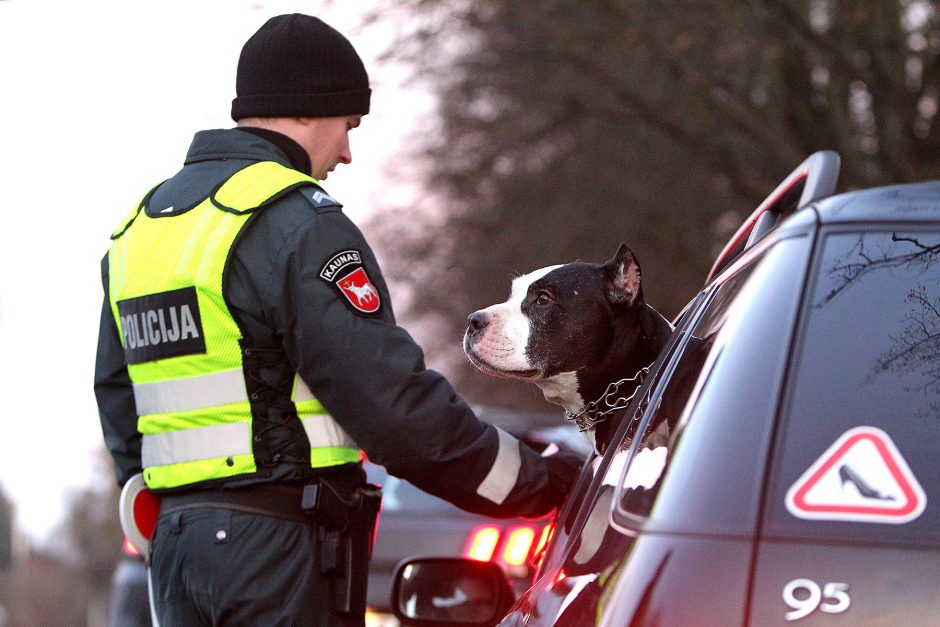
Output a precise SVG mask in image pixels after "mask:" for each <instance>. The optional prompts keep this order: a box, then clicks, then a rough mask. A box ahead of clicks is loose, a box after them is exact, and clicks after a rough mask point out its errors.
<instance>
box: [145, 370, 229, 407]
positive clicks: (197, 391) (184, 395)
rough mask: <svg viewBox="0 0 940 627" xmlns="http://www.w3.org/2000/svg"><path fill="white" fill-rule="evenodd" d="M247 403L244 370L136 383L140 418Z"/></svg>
mask: <svg viewBox="0 0 940 627" xmlns="http://www.w3.org/2000/svg"><path fill="white" fill-rule="evenodd" d="M247 400H248V391H247V389H246V388H245V375H244V373H243V372H242V369H241V368H234V369H232V370H223V371H222V372H214V373H212V374H206V375H201V376H198V377H187V378H183V379H168V380H166V381H155V382H153V383H135V384H134V401H135V403H136V404H137V415H138V416H149V415H151V414H172V413H176V412H181V411H189V410H192V409H204V408H206V407H215V406H217V405H228V404H229V403H238V402H242V401H247Z"/></svg>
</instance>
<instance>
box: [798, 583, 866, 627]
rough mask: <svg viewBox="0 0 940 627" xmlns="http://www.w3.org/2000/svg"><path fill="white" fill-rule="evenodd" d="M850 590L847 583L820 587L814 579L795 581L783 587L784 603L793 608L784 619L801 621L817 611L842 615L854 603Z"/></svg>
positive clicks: (826, 584) (827, 584)
mask: <svg viewBox="0 0 940 627" xmlns="http://www.w3.org/2000/svg"><path fill="white" fill-rule="evenodd" d="M848 590H849V584H847V583H825V584H823V585H822V587H820V585H819V584H818V583H816V582H815V581H813V580H812V579H794V580H793V581H791V582H789V583H788V584H787V585H785V586H784V587H783V602H784V603H786V604H787V605H789V606H790V607H792V608H793V611H792V612H787V613H786V614H784V618H786V619H787V620H788V621H794V620H800V619H801V618H806V617H807V616H809V615H810V614H812V613H813V612H815V611H816V610H817V609H818V610H819V611H821V612H825V613H827V614H840V613H842V612H844V611H845V610H847V609H849V605H851V603H852V600H851V599H850V598H849V593H848Z"/></svg>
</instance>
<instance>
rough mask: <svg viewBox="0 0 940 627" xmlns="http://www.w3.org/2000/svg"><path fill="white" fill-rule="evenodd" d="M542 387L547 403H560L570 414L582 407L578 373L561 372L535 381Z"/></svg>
mask: <svg viewBox="0 0 940 627" xmlns="http://www.w3.org/2000/svg"><path fill="white" fill-rule="evenodd" d="M535 384H536V385H537V386H539V387H540V388H542V394H544V395H545V400H546V401H548V402H549V403H555V404H556V405H561V406H562V407H564V408H565V409H567V410H568V411H569V412H571V413H572V414H576V413H578V412H579V411H581V410H582V409H584V399H583V398H581V394H580V393H579V392H578V375H577V373H576V372H562V373H559V374H556V375H555V376H553V377H548V378H547V379H542V380H540V381H536V382H535Z"/></svg>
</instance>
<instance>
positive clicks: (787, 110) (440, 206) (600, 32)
mask: <svg viewBox="0 0 940 627" xmlns="http://www.w3.org/2000/svg"><path fill="white" fill-rule="evenodd" d="M371 19H372V20H373V21H376V22H378V21H381V22H383V23H399V24H400V25H401V26H400V28H401V31H400V32H399V35H398V38H397V40H396V41H395V43H394V45H393V46H392V47H391V48H390V50H389V52H388V55H387V56H388V58H389V59H392V60H398V61H406V62H408V63H409V64H411V65H412V66H413V67H416V68H418V72H417V74H416V78H418V79H419V80H421V81H423V82H425V83H427V84H428V85H429V86H430V87H431V88H432V89H433V91H434V92H435V94H436V95H437V97H438V110H437V116H436V119H434V120H426V121H424V122H423V123H422V137H423V139H422V145H421V154H420V155H419V157H420V164H421V166H422V167H421V183H422V189H423V190H424V191H423V193H424V194H425V198H424V200H423V202H421V203H419V204H418V206H408V207H400V208H398V209H395V208H391V209H388V210H383V211H382V212H381V214H380V215H379V216H378V217H377V218H376V220H375V221H374V222H373V223H372V224H369V225H367V230H368V231H370V235H372V236H373V238H374V239H375V240H376V247H377V248H379V249H380V252H381V253H382V255H383V258H384V259H386V260H387V263H386V266H387V267H386V272H387V273H388V274H389V275H390V277H391V278H392V279H393V280H397V281H402V282H405V283H407V284H408V285H409V287H410V291H411V293H412V298H411V300H410V303H408V307H407V309H408V313H409V315H411V316H414V317H417V318H419V319H421V318H423V317H428V316H431V317H432V319H433V320H434V326H432V327H430V328H433V329H434V330H435V336H436V337H435V338H428V339H425V338H422V343H424V344H425V345H426V346H427V347H428V349H429V352H430V353H431V355H432V358H434V360H435V361H438V362H440V363H441V364H442V366H441V367H442V368H443V369H445V370H448V371H449V374H451V376H456V378H457V379H458V382H459V385H460V387H461V390H462V391H463V392H464V393H465V394H467V395H468V396H469V397H470V398H471V399H474V398H475V399H478V400H481V399H483V398H486V399H487V401H488V402H491V403H492V402H498V403H513V404H518V403H520V402H521V403H523V404H537V403H539V402H540V401H538V398H539V396H540V395H539V394H537V393H536V394H531V393H530V394H525V393H522V394H521V396H520V389H521V388H522V386H519V385H518V384H516V383H509V384H507V385H500V384H499V383H496V382H494V381H492V380H490V379H487V378H485V377H483V376H482V375H478V374H472V375H471V374H470V373H471V370H470V369H469V367H468V366H466V367H463V368H459V369H455V368H453V366H452V364H454V363H455V362H456V361H457V360H459V359H461V358H460V356H459V355H460V353H459V348H458V346H459V338H460V334H461V331H462V328H463V325H464V322H465V318H466V315H467V314H468V313H470V312H472V311H474V310H475V309H478V308H480V307H482V306H486V305H489V304H492V303H494V302H499V301H501V300H504V299H505V297H506V295H507V293H508V288H509V279H510V278H511V276H510V275H511V274H513V273H516V274H521V273H524V272H527V271H530V270H532V269H535V268H538V267H542V266H545V265H549V264H554V263H562V262H566V261H571V260H574V259H576V258H580V259H583V260H585V261H595V262H599V261H604V260H605V259H607V258H608V257H610V256H611V255H612V254H613V252H614V250H615V249H616V246H617V244H618V243H619V242H620V241H621V240H623V241H625V242H626V243H627V244H628V245H629V246H631V248H633V250H634V251H635V252H636V254H637V256H638V258H639V260H640V263H641V266H642V268H643V277H644V283H645V287H644V290H645V293H646V296H647V300H648V302H650V303H651V304H653V305H654V306H656V307H657V308H659V309H660V310H661V311H663V312H664V313H665V314H666V315H673V314H675V313H677V311H678V309H679V308H680V307H681V306H682V305H683V304H684V303H685V302H686V301H687V300H688V299H689V298H690V297H691V296H692V295H693V294H694V292H695V291H696V289H697V288H698V287H699V286H700V285H701V282H702V280H703V279H704V276H705V274H706V272H707V270H708V267H709V266H710V263H711V261H712V259H713V256H714V254H715V253H716V251H717V249H718V248H720V246H721V244H723V242H724V240H725V239H726V238H727V236H728V235H729V234H730V232H732V231H733V230H734V229H735V228H736V227H737V225H738V223H739V222H740V220H741V219H742V218H743V217H744V216H745V215H747V213H749V212H750V211H751V210H752V209H753V207H754V206H756V204H757V203H758V202H760V200H762V199H763V197H764V196H765V195H766V194H767V193H769V192H770V191H771V190H772V189H773V188H774V187H775V186H776V184H777V183H778V182H779V181H780V180H781V179H782V178H783V177H784V176H785V175H786V174H787V173H788V172H789V171H790V170H792V169H793V168H794V167H795V166H796V165H798V164H799V162H801V161H802V160H803V159H804V158H805V157H806V156H807V155H808V154H809V153H811V152H813V151H815V150H819V149H824V148H828V149H834V150H836V151H838V152H839V153H840V155H841V156H842V159H843V171H842V177H841V185H842V186H843V188H853V187H858V186H871V185H876V184H881V183H889V182H900V181H906V180H916V179H923V178H928V177H936V176H938V174H940V150H938V149H940V133H938V132H937V130H936V129H934V122H935V118H936V112H937V103H938V97H940V92H938V89H940V82H938V76H940V56H938V52H940V29H938V28H937V15H936V10H935V3H934V2H930V1H924V0H889V1H874V0H845V1H842V2H836V1H835V0H781V1H774V2H770V1H759V0H751V1H749V2H743V3H741V2H729V1H728V0H698V1H696V2H674V1H667V0H647V1H645V2H633V1H632V0H595V1H593V2H590V3H584V2H576V1H575V0H530V1H529V2H524V3H522V2H514V1H512V0H463V1H455V0H449V1H447V2H444V1H442V0H387V2H385V3H384V4H382V5H381V6H380V8H378V9H377V10H376V11H375V13H374V14H373V15H372V16H371ZM435 339H438V340H439V342H435V341H434V340H435ZM444 347H446V348H444ZM466 375H470V376H466Z"/></svg>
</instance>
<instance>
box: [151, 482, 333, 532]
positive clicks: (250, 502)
mask: <svg viewBox="0 0 940 627" xmlns="http://www.w3.org/2000/svg"><path fill="white" fill-rule="evenodd" d="M303 492H304V485H303V484H300V483H297V484H260V485H256V486H246V487H243V488H236V489H220V488H214V489H211V488H210V489H201V490H187V491H186V492H178V493H172V494H162V495H161V502H160V516H161V517H163V516H165V515H167V514H170V513H172V512H178V511H180V510H185V509H193V508H196V507H216V508H222V509H233V510H236V511H240V512H247V513H249V514H259V515H261V516H273V517H274V518H282V519H285V520H293V521H295V522H302V523H307V524H313V523H316V522H317V516H316V515H315V512H305V511H304V510H303V508H302V500H303Z"/></svg>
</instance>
